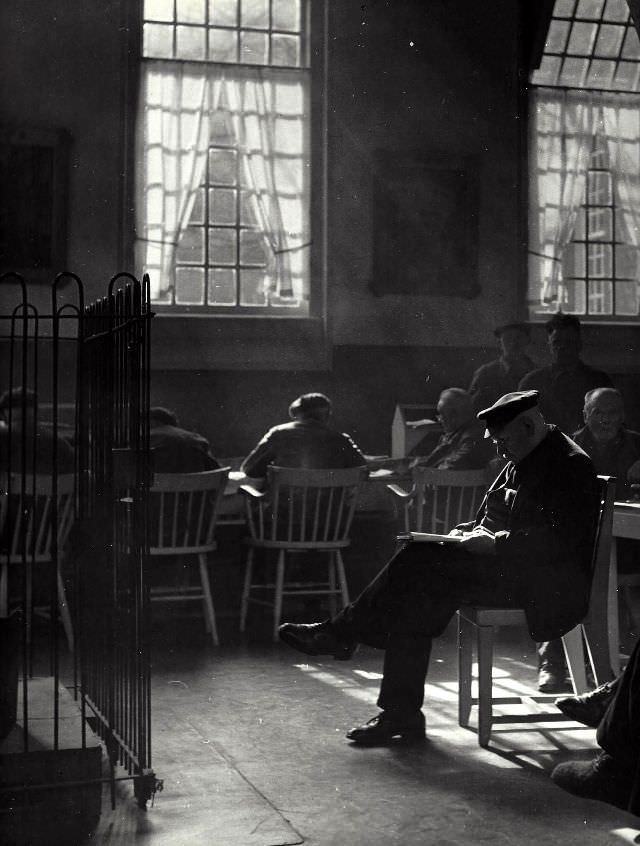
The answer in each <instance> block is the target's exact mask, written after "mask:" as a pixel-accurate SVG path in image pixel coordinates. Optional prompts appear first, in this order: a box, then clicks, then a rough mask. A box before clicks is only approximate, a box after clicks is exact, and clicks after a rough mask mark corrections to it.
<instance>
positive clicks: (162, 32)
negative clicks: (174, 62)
mask: <svg viewBox="0 0 640 846" xmlns="http://www.w3.org/2000/svg"><path fill="white" fill-rule="evenodd" d="M142 51H143V54H144V55H145V56H149V58H152V59H171V58H173V27H172V26H164V25H162V24H145V25H144V36H143V46H142Z"/></svg>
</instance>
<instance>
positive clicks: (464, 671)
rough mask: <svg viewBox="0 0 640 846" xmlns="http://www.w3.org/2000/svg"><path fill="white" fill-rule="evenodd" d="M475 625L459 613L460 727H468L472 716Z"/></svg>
mask: <svg viewBox="0 0 640 846" xmlns="http://www.w3.org/2000/svg"><path fill="white" fill-rule="evenodd" d="M472 662H473V623H471V621H470V620H467V619H466V618H465V617H463V616H462V615H461V614H460V612H458V725H460V726H468V725H469V716H470V714H471V705H472V699H471V667H472Z"/></svg>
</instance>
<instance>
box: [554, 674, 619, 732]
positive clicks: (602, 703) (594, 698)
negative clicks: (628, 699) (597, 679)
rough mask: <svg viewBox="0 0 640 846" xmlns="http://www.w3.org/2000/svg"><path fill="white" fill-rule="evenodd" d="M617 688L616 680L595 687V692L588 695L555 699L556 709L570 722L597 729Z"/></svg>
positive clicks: (592, 691)
mask: <svg viewBox="0 0 640 846" xmlns="http://www.w3.org/2000/svg"><path fill="white" fill-rule="evenodd" d="M617 686H618V681H617V679H616V680H615V681H610V682H607V683H606V684H601V685H600V687H596V689H595V690H590V691H589V692H588V693H583V694H582V696H565V697H563V698H562V699H556V708H559V709H560V711H562V713H563V714H564V715H565V716H567V717H569V718H570V719H571V720H575V721H576V722H578V723H582V724H583V725H585V726H589V727H590V728H598V726H599V725H600V720H601V719H602V718H603V717H604V713H605V711H606V710H607V708H608V707H609V703H610V702H611V700H612V699H613V697H614V695H615V692H616V688H617Z"/></svg>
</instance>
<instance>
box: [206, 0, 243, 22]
mask: <svg viewBox="0 0 640 846" xmlns="http://www.w3.org/2000/svg"><path fill="white" fill-rule="evenodd" d="M209 20H210V22H211V23H213V24H218V26H236V24H237V23H238V0H209Z"/></svg>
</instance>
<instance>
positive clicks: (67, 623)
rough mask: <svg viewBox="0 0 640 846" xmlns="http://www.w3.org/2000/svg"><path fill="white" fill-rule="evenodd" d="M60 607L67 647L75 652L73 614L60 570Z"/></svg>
mask: <svg viewBox="0 0 640 846" xmlns="http://www.w3.org/2000/svg"><path fill="white" fill-rule="evenodd" d="M58 607H59V610H60V616H61V617H62V625H63V626H64V632H65V634H66V636H67V645H68V647H69V652H73V625H72V624H71V614H70V613H69V605H68V604H67V595H66V593H65V589H64V582H63V581H62V575H61V573H60V570H58Z"/></svg>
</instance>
